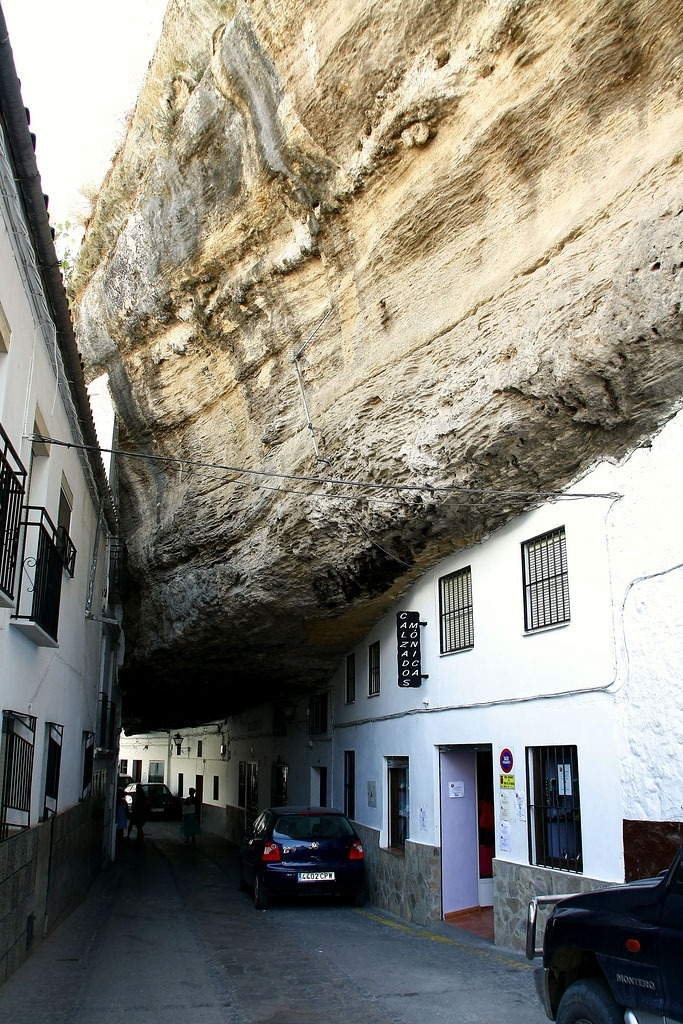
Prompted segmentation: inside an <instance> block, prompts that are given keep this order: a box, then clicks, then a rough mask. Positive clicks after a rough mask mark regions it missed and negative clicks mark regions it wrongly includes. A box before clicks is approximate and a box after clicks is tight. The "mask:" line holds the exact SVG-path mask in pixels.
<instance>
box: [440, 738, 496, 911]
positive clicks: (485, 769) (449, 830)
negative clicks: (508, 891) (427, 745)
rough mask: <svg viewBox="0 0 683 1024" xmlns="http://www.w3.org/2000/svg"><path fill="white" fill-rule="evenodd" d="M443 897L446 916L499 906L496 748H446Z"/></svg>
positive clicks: (443, 757) (442, 770)
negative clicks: (495, 886)
mask: <svg viewBox="0 0 683 1024" xmlns="http://www.w3.org/2000/svg"><path fill="white" fill-rule="evenodd" d="M440 774H441V782H440V789H441V892H442V910H443V915H444V917H446V916H448V915H454V914H464V913H466V912H469V911H479V910H480V908H482V907H490V906H492V905H493V871H492V862H493V857H494V853H495V832H494V827H493V755H492V749H491V747H490V746H488V745H486V746H462V747H456V746H453V747H444V748H442V749H441V753H440Z"/></svg>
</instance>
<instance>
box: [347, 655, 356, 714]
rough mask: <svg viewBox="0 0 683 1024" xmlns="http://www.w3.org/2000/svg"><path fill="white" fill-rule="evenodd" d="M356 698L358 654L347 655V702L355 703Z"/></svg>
mask: <svg viewBox="0 0 683 1024" xmlns="http://www.w3.org/2000/svg"><path fill="white" fill-rule="evenodd" d="M355 699H356V655H355V654H347V656H346V703H347V704H353V703H354V701H355Z"/></svg>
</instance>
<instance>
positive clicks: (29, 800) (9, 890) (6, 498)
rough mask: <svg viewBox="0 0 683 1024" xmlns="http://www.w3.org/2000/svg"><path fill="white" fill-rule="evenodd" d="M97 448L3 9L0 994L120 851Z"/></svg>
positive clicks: (112, 643) (103, 492)
mask: <svg viewBox="0 0 683 1024" xmlns="http://www.w3.org/2000/svg"><path fill="white" fill-rule="evenodd" d="M96 449H97V440H96V436H95V429H94V424H93V421H92V415H91V412H90V406H89V402H88V396H87V392H86V388H85V383H84V380H83V372H82V366H81V363H80V357H79V355H78V351H77V348H76V343H75V339H74V336H73V330H72V328H71V321H70V317H69V312H68V306H67V302H66V296H65V294H64V288H63V284H62V281H61V276H60V273H59V266H58V263H57V257H56V255H55V251H54V246H53V244H52V239H51V233H50V227H49V221H48V217H47V212H46V204H45V199H44V197H43V196H42V193H41V191H40V178H39V176H38V173H37V168H36V163H35V157H34V154H33V145H32V139H31V136H30V133H29V127H28V123H27V117H26V113H25V111H24V108H23V103H22V99H21V93H20V89H19V83H18V81H17V79H16V73H15V70H14V65H13V61H12V55H11V50H10V48H9V43H8V42H7V32H6V27H5V24H4V20H3V18H2V12H1V11H0V715H1V721H2V733H1V735H0V917H1V920H0V925H1V927H0V936H2V941H1V942H0V982H1V981H2V980H4V978H5V977H6V976H7V975H8V974H9V973H10V972H11V971H12V970H14V969H15V967H16V966H17V965H18V963H20V962H21V960H22V959H23V958H24V957H25V955H26V951H27V950H28V949H29V948H31V946H32V945H33V943H34V941H36V940H38V939H40V938H42V936H43V935H44V934H45V933H46V931H47V930H48V929H49V928H50V927H52V926H53V925H54V924H55V923H57V922H58V921H59V920H60V919H61V918H62V917H63V916H64V914H66V913H68V912H69V911H70V910H71V909H72V908H73V906H74V905H75V904H76V903H77V902H78V900H79V899H80V898H81V897H82V895H84V893H85V892H86V891H87V888H88V885H89V883H90V880H91V879H92V876H93V871H95V870H97V869H98V868H99V867H100V866H101V865H102V864H103V863H104V862H105V861H106V859H107V858H108V856H109V855H110V853H111V844H112V841H113V834H112V829H111V827H110V823H111V812H112V802H113V795H114V792H115V785H114V784H115V769H116V747H117V742H118V724H119V721H120V699H119V695H118V689H117V672H118V666H119V663H120V660H121V656H122V653H123V647H122V634H121V630H120V627H119V617H118V616H117V614H116V612H115V610H114V608H115V605H116V604H117V602H119V601H120V593H119V579H118V576H117V573H116V571H113V572H112V569H114V570H116V568H117V567H118V565H119V564H120V563H119V558H118V555H119V551H120V548H119V544H118V541H117V540H116V538H115V532H116V517H115V513H114V507H113V503H112V497H111V493H110V490H109V486H108V484H107V480H106V476H105V472H104V467H103V466H102V463H101V460H100V456H99V453H98V452H97V450H96ZM17 894H20V895H19V896H18V895H17Z"/></svg>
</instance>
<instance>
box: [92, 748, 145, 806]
mask: <svg viewBox="0 0 683 1024" xmlns="http://www.w3.org/2000/svg"><path fill="white" fill-rule="evenodd" d="M82 749H83V787H82V791H81V798H82V799H83V800H86V799H87V798H88V797H89V796H92V780H93V765H94V761H95V733H94V732H85V731H84V732H83V748H82ZM138 781H139V780H138Z"/></svg>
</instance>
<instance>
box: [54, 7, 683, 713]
mask: <svg viewBox="0 0 683 1024" xmlns="http://www.w3.org/2000/svg"><path fill="white" fill-rule="evenodd" d="M682 37H683V8H682V7H681V5H680V3H679V2H678V0H676V2H673V0H660V2H659V3H653V2H650V0H631V2H629V3H624V2H616V0H580V2H579V0H564V2H559V0H556V2H549V3H546V2H544V3H539V2H536V3H534V2H518V3H509V2H503V0H470V2H462V3H457V2H453V0H449V2H445V0H429V2H427V0H401V2H400V3H399V2H398V0H396V2H392V0H382V2H374V3H373V2H370V0H358V2H354V3H345V4H339V0H317V2H316V3H315V4H314V3H311V2H302V0H281V2H280V3H278V4H272V3H270V2H268V0H252V2H250V3H248V4H247V3H246V2H239V3H232V2H219V0H191V2H188V0H182V2H181V0H171V3H170V4H169V8H168V12H167V15H166V19H165V23H164V31H163V34H162V37H161V40H160V43H159V46H158V48H157V51H156V54H155V56H154V59H153V61H152V62H151V64H150V68H149V73H148V76H147V79H146V82H145V84H144V87H143V89H142V92H141V94H140V98H139V100H138V103H137V106H136V109H135V111H134V112H133V114H132V115H131V118H130V122H129V125H128V130H127V134H126V137H125V140H124V142H123V143H122V145H121V147H120V149H119V152H118V153H117V155H116V158H115V160H114V162H113V165H112V167H111V169H110V171H109V173H108V175H107V177H106V179H105V181H104V183H103V185H102V188H101V190H100V192H99V196H98V198H97V200H96V202H95V204H94V207H93V211H92V216H91V218H90V221H89V224H88V227H87V232H86V237H85V240H84V244H83V247H82V249H81V252H80V255H79V260H78V264H77V266H76V269H75V272H74V274H73V276H72V278H71V281H70V291H71V299H72V305H73V309H74V316H75V324H76V331H77V337H78V341H79V345H80V348H81V351H82V353H83V357H84V360H85V362H86V365H87V370H88V375H89V377H90V378H94V377H96V376H98V375H99V374H101V373H103V372H107V373H108V374H109V382H110V389H111V392H112V396H113V399H114V403H115V407H116V410H117V414H118V422H119V436H118V439H117V448H118V449H120V450H121V451H122V452H125V453H127V454H121V455H119V456H118V457H117V459H116V469H117V474H118V483H119V489H120V508H121V532H122V536H123V538H124V539H125V542H126V547H127V552H128V567H129V581H128V589H127V595H126V604H125V623H124V625H125V635H126V657H125V664H124V668H123V671H122V674H121V682H122V686H123V689H124V694H125V696H124V718H125V722H126V726H127V728H128V729H142V728H145V729H149V728H174V727H176V726H178V725H186V724H191V723H192V722H201V721H204V720H207V719H209V718H216V717H222V716H224V715H228V714H230V713H232V712H233V711H236V710H242V709H244V708H246V707H249V706H251V705H254V704H256V703H258V702H260V701H262V700H265V699H270V698H274V699H278V698H282V699H286V698H287V696H288V695H291V694H295V693H296V694H302V693H306V692H311V691H312V690H315V689H316V688H320V687H322V686H324V685H326V683H327V682H328V681H329V678H330V676H331V674H332V673H333V672H334V671H335V670H336V669H337V667H338V666H339V664H340V662H341V660H342V659H343V657H344V655H345V653H346V652H347V651H348V650H350V649H351V648H352V647H353V646H354V645H355V644H357V643H359V642H360V641H361V640H362V639H363V637H364V636H365V635H366V634H367V632H368V631H369V629H371V627H372V626H373V624H374V623H375V622H376V621H377V620H378V618H379V617H380V616H381V615H382V614H384V613H385V612H386V611H387V610H388V609H390V608H391V607H392V606H393V605H394V604H395V603H396V602H397V601H399V600H400V597H401V595H402V594H403V593H404V592H405V590H406V588H407V587H408V586H409V585H410V584H411V583H412V582H413V581H414V580H415V579H417V578H418V577H419V576H420V575H421V574H423V573H424V572H426V571H427V570H429V569H430V568H431V567H432V566H434V565H435V564H436V563H437V562H438V560H439V559H440V558H442V557H443V556H444V555H446V554H448V553H451V552H453V551H457V550H458V549H460V548H464V547H467V546H469V545H471V544H474V543H477V542H478V541H480V540H482V539H483V538H485V537H487V536H489V535H490V534H491V533H492V532H494V531H495V530H496V529H498V528H499V527H501V526H502V525H503V524H504V523H505V522H506V521H507V520H508V519H509V518H510V516H512V515H515V514H516V513H518V512H520V511H522V510H523V509H525V508H529V507H532V506H534V505H537V504H538V503H539V502H540V501H542V500H543V498H544V496H545V495H546V494H547V493H549V492H550V493H552V492H555V491H557V490H559V489H561V488H563V487H565V486H566V485H567V483H568V482H570V481H573V480H576V479H578V478H580V476H581V475H582V474H583V473H584V472H586V470H587V469H588V468H590V467H591V466H592V465H594V464H595V463H596V462H597V461H598V460H599V459H603V458H610V459H615V460H618V459H621V458H624V457H625V456H626V455H627V454H628V453H629V452H630V451H631V450H632V449H633V448H634V447H635V446H637V445H638V444H641V443H644V442H645V441H646V440H647V438H648V437H650V436H652V434H653V433H655V432H656V431H657V430H659V429H660V428H661V427H662V425H663V424H664V423H665V422H666V421H667V419H668V418H669V417H670V416H671V415H672V414H673V412H674V411H675V410H676V409H677V408H678V407H679V405H680V398H681V394H682V392H683V388H682V385H683V364H682V360H681V342H682V341H683V327H682V321H681V282H682V279H683V278H682V270H681V267H682V266H683V253H682V246H681V217H682V211H683V173H682V170H681V168H682V167H683V162H682V161H681V155H682V152H683V104H682V103H681V92H682V88H683V79H682V77H681V76H682V70H681V69H682V67H683V65H682V63H681V59H680V39H681V38H682Z"/></svg>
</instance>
